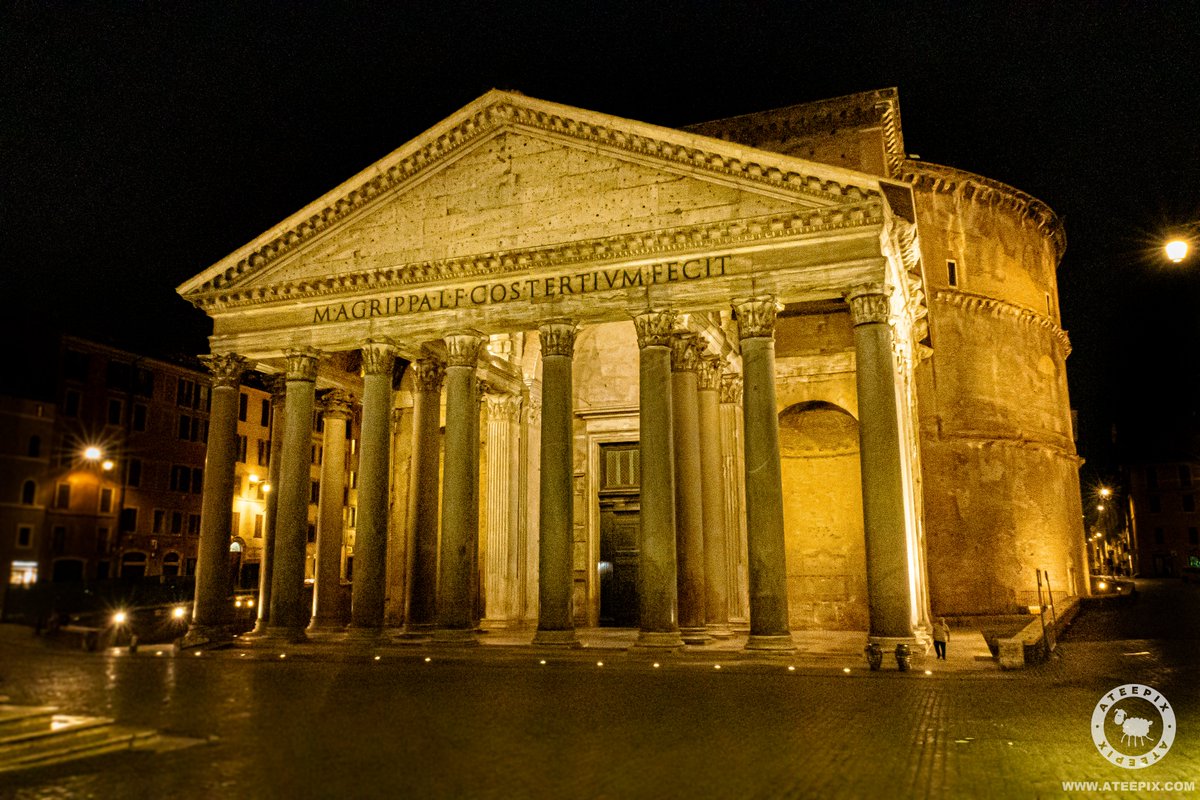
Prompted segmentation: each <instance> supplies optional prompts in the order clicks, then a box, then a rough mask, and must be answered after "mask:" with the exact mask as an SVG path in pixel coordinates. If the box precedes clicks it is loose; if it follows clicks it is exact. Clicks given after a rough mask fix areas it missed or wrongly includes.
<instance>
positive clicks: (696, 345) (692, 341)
mask: <svg viewBox="0 0 1200 800" xmlns="http://www.w3.org/2000/svg"><path fill="white" fill-rule="evenodd" d="M699 368H700V342H699V337H698V336H696V334H694V333H676V334H674V335H673V336H672V337H671V371H672V372H695V371H696V370H698V369H699Z"/></svg>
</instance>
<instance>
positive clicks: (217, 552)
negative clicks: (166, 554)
mask: <svg viewBox="0 0 1200 800" xmlns="http://www.w3.org/2000/svg"><path fill="white" fill-rule="evenodd" d="M203 361H204V362H205V365H206V366H207V367H208V369H209V371H210V372H211V373H212V375H213V383H212V410H211V411H210V413H209V423H208V451H207V454H206V455H205V459H204V490H203V501H202V503H203V504H202V505H201V508H200V545H199V553H198V556H199V557H198V559H197V562H196V600H195V604H194V606H193V608H192V621H191V625H190V626H189V627H188V632H187V635H186V636H185V637H184V645H185V646H191V645H199V644H204V643H205V642H209V641H212V640H214V639H220V638H224V637H225V636H226V635H227V631H226V630H224V628H225V626H226V625H228V624H229V623H230V621H231V620H230V612H231V611H232V609H231V607H230V604H229V594H230V592H229V538H230V524H231V522H232V519H233V489H234V486H233V483H234V474H233V464H234V461H235V460H236V459H237V442H238V439H237V412H238V394H239V387H240V386H241V380H242V372H243V371H245V369H246V359H244V358H242V357H241V356H239V355H234V354H233V353H229V354H224V355H218V354H213V355H210V356H205V357H204V358H203Z"/></svg>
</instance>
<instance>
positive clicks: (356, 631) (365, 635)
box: [342, 625, 383, 642]
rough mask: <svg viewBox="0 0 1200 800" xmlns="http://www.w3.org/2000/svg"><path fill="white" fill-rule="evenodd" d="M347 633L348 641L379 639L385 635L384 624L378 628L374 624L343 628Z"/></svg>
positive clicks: (372, 640)
mask: <svg viewBox="0 0 1200 800" xmlns="http://www.w3.org/2000/svg"><path fill="white" fill-rule="evenodd" d="M342 630H343V631H345V633H346V637H345V638H346V641H348V642H374V641H378V640H379V639H380V638H382V636H383V626H382V625H381V626H379V627H378V628H377V627H375V626H374V625H367V626H359V627H357V628H356V627H355V626H353V625H351V626H349V627H347V628H342Z"/></svg>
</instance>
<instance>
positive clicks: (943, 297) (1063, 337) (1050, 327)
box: [933, 289, 1071, 358]
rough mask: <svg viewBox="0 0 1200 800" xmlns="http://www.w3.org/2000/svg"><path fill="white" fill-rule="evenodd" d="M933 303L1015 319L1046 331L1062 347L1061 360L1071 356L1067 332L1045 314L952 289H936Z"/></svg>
mask: <svg viewBox="0 0 1200 800" xmlns="http://www.w3.org/2000/svg"><path fill="white" fill-rule="evenodd" d="M933 301H934V302H935V303H944V304H946V305H948V306H954V307H955V308H961V309H963V310H964V311H971V312H981V313H984V314H990V315H991V316H993V317H996V318H998V319H999V318H1001V317H1005V318H1008V319H1015V320H1016V321H1017V322H1018V323H1020V324H1024V325H1030V326H1034V327H1038V328H1042V329H1044V330H1046V331H1048V332H1049V333H1050V335H1051V336H1052V337H1053V338H1054V339H1055V341H1057V342H1058V343H1059V345H1060V346H1061V347H1062V350H1063V358H1066V357H1067V356H1069V355H1070V354H1071V339H1070V337H1069V336H1068V335H1067V332H1066V331H1065V330H1063V329H1062V328H1061V327H1060V326H1059V325H1058V323H1056V322H1055V321H1054V320H1053V319H1051V318H1050V317H1048V316H1046V315H1045V314H1039V313H1037V312H1036V311H1034V310H1032V309H1030V308H1026V307H1025V306H1018V305H1016V304H1014V303H1008V302H1005V301H1004V300H997V299H996V298H994V297H986V296H984V295H980V294H973V293H971V292H960V291H955V290H953V289H938V290H937V291H935V292H934V293H933Z"/></svg>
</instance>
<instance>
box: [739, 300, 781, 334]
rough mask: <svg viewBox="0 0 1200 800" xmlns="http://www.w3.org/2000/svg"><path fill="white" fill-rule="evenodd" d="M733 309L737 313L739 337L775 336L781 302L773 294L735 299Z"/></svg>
mask: <svg viewBox="0 0 1200 800" xmlns="http://www.w3.org/2000/svg"><path fill="white" fill-rule="evenodd" d="M733 310H734V312H735V313H736V314H737V322H738V338H739V339H771V338H773V337H774V336H775V315H776V314H777V313H778V312H779V303H778V302H776V300H775V298H774V297H772V296H771V295H759V296H758V297H747V298H744V299H741V300H734V301H733Z"/></svg>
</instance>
